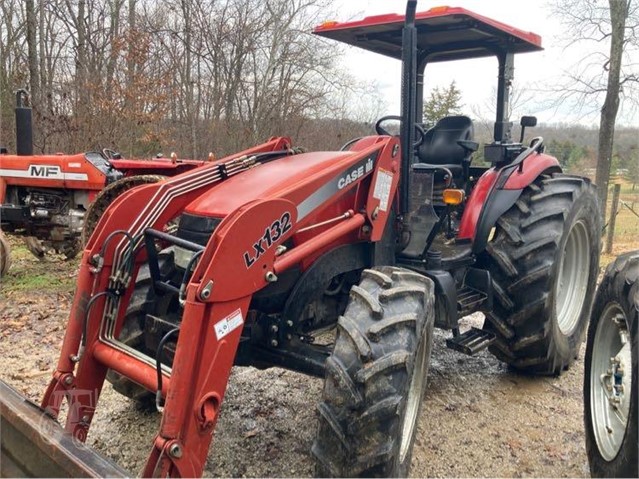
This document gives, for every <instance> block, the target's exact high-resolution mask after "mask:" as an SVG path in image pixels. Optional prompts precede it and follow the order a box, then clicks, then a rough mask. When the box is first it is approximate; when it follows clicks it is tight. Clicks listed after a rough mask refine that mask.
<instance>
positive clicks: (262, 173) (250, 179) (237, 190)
mask: <svg viewBox="0 0 639 479" xmlns="http://www.w3.org/2000/svg"><path fill="white" fill-rule="evenodd" d="M359 156H361V155H360V154H358V153H357V152H355V153H353V152H313V153H302V154H298V155H292V156H287V157H283V158H279V159H277V160H275V161H271V162H270V163H267V164H264V165H260V166H258V167H256V168H252V169H250V170H248V171H245V172H243V173H240V174H238V175H236V176H233V177H231V178H228V179H227V180H225V181H223V182H222V183H220V184H219V185H217V186H215V187H214V188H212V189H211V190H209V191H208V192H206V193H205V194H203V195H202V196H200V197H199V198H198V199H197V200H195V201H193V202H192V203H191V204H190V205H188V206H187V208H186V209H185V211H184V212H185V213H186V214H188V215H197V216H200V217H202V216H206V217H214V218H223V217H225V216H227V215H228V214H230V213H232V212H233V211H235V210H236V209H238V208H239V207H241V206H243V205H245V204H246V203H249V202H251V201H253V200H257V199H266V198H272V197H287V198H288V199H290V200H291V201H293V202H295V203H296V204H299V203H301V202H302V201H303V200H304V196H305V195H308V194H310V193H312V191H313V185H314V184H316V183H318V182H321V181H322V178H323V177H326V176H328V177H329V178H330V171H331V170H335V169H337V170H338V171H337V172H339V170H340V168H342V169H348V168H349V166H350V165H351V163H352V162H356V161H357V158H358V157H359ZM327 172H328V175H327Z"/></svg>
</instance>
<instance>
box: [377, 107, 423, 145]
mask: <svg viewBox="0 0 639 479" xmlns="http://www.w3.org/2000/svg"><path fill="white" fill-rule="evenodd" d="M388 120H397V121H399V122H401V121H402V117H401V116H397V115H388V116H383V117H381V118H380V119H379V120H377V122H376V123H375V132H376V133H377V134H378V135H387V136H394V135H393V134H391V133H390V132H389V131H388V130H386V129H385V128H384V127H382V123H384V122H385V121H388ZM415 130H416V131H417V133H419V136H418V137H417V140H415V143H413V148H417V147H418V146H419V145H421V144H422V143H423V142H424V138H426V131H425V130H424V128H422V126H421V125H419V124H417V123H415Z"/></svg>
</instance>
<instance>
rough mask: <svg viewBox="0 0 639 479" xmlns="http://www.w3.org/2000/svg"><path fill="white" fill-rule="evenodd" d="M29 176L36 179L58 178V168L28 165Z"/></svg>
mask: <svg viewBox="0 0 639 479" xmlns="http://www.w3.org/2000/svg"><path fill="white" fill-rule="evenodd" d="M29 176H34V177H36V178H57V177H59V176H60V167H59V166H49V165H30V166H29Z"/></svg>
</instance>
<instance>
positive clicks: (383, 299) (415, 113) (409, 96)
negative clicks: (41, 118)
mask: <svg viewBox="0 0 639 479" xmlns="http://www.w3.org/2000/svg"><path fill="white" fill-rule="evenodd" d="M415 11H416V0H409V1H408V6H407V12H406V15H405V16H400V15H386V16H377V17H371V18H366V19H364V20H362V21H356V22H351V23H329V24H324V25H322V26H320V27H318V28H317V29H316V30H315V33H316V34H317V35H321V36H324V37H327V38H331V39H334V40H337V41H341V42H344V43H347V44H350V45H355V46H357V47H361V48H364V49H367V50H370V51H374V52H377V53H379V54H382V55H386V56H390V57H393V58H396V59H399V60H401V61H402V64H403V79H402V80H403V81H402V111H401V116H400V117H391V118H388V117H387V118H382V119H380V121H378V122H377V125H376V130H377V131H376V133H377V134H376V135H374V136H369V137H365V138H358V139H355V140H353V141H351V142H349V143H348V144H347V145H346V146H345V147H344V148H342V150H341V151H332V152H328V151H322V152H308V153H299V152H298V151H296V150H293V149H292V148H291V142H290V140H289V139H288V138H279V139H273V140H272V141H270V142H268V143H265V144H262V145H259V146H256V147H254V148H252V149H249V150H246V151H243V152H240V153H238V154H235V155H232V156H230V157H227V158H224V159H221V160H219V161H216V162H213V163H209V164H207V165H206V166H203V167H202V168H199V169H197V170H194V171H192V172H189V173H185V174H182V175H178V176H176V177H174V178H171V179H168V180H167V181H164V182H162V183H157V184H152V185H146V186H140V187H138V188H134V189H132V190H129V191H128V192H126V193H125V194H123V195H121V196H120V197H118V198H117V199H115V201H113V203H112V204H111V206H110V207H109V208H108V209H107V210H106V212H105V214H104V215H103V216H102V218H101V220H100V221H99V223H98V225H97V227H96V229H95V232H94V233H93V235H92V236H91V238H90V240H89V241H88V244H87V245H86V249H85V250H84V253H83V256H82V261H81V266H80V272H79V277H78V283H77V290H76V294H75V300H74V305H73V308H72V312H71V316H70V319H69V323H68V327H67V333H66V337H65V340H64V344H63V348H62V353H61V356H60V359H59V363H58V365H57V368H56V371H55V373H54V376H53V379H52V381H51V383H50V385H49V388H48V389H47V391H46V394H45V396H44V399H43V401H42V408H43V409H45V410H46V411H47V412H48V414H50V415H51V416H52V417H53V418H56V417H57V416H58V414H59V411H60V407H61V404H60V402H61V401H60V398H61V397H64V396H65V395H66V397H67V401H69V402H71V403H72V404H73V407H70V408H69V409H72V410H73V411H75V413H74V414H72V415H69V416H68V417H67V419H66V426H65V427H66V431H67V432H68V434H72V435H73V436H75V437H76V438H78V439H80V440H84V438H85V437H86V435H87V433H88V432H89V428H90V425H91V420H92V417H93V414H94V411H95V409H96V407H99V403H98V398H99V395H100V391H101V389H102V387H103V385H104V381H105V379H106V380H108V381H109V382H111V384H112V385H113V387H114V388H115V389H116V390H117V391H119V392H120V393H122V394H123V395H125V396H128V397H130V398H133V399H135V400H137V401H139V402H141V403H148V402H155V403H156V406H157V409H158V410H159V411H161V412H162V422H161V425H160V430H159V432H158V434H157V436H156V437H155V440H154V441H153V444H152V445H151V448H150V454H149V457H148V460H147V463H146V465H145V467H144V469H143V471H142V474H143V475H144V476H160V477H166V476H182V477H191V476H199V475H201V474H202V472H203V468H204V464H205V461H206V458H207V454H208V450H209V446H210V443H211V440H212V436H213V430H214V427H215V424H216V421H217V419H218V416H219V414H220V407H221V404H222V401H223V399H224V393H225V390H226V387H227V382H228V379H229V374H230V371H231V368H232V366H233V365H252V366H255V367H258V368H268V367H272V366H279V367H284V368H289V369H292V370H296V371H300V372H303V373H306V374H309V375H313V376H318V377H321V378H324V381H325V382H324V390H323V394H322V397H321V398H320V400H319V404H318V408H317V410H318V430H317V436H316V440H315V442H314V444H313V447H312V454H313V457H314V458H315V460H316V473H317V475H319V476H338V477H344V476H406V475H407V474H408V471H409V467H410V462H411V453H412V448H413V443H414V440H415V435H416V430H417V428H416V423H417V419H418V417H419V413H420V405H421V402H422V396H423V393H424V387H425V385H426V375H427V371H428V365H429V357H430V353H431V344H432V337H433V327H434V326H437V327H439V328H444V329H446V330H448V331H450V338H449V339H448V341H447V345H448V346H449V347H451V348H453V349H456V350H458V351H460V352H461V353H465V354H475V353H477V352H478V351H481V350H483V349H485V348H488V349H489V350H490V351H491V352H492V353H493V354H495V355H496V356H497V357H499V358H500V359H501V360H503V361H504V362H506V363H507V364H509V365H510V366H512V367H513V368H515V369H517V370H519V371H522V372H525V373H532V374H545V375H547V374H559V373H561V372H562V371H563V370H565V369H566V368H568V367H569V366H570V365H571V364H572V362H573V361H574V360H575V358H576V357H577V355H578V353H579V348H580V344H581V341H582V338H583V336H584V330H585V327H586V323H587V321H588V317H589V314H590V309H591V299H592V297H593V295H594V289H595V280H596V276H597V270H598V250H599V238H600V226H601V225H600V212H599V206H598V204H597V199H596V194H595V188H594V187H593V186H592V185H591V184H590V182H589V181H588V180H586V179H583V178H580V177H575V176H568V175H564V174H562V172H561V168H560V166H559V164H558V162H557V160H556V159H555V158H553V157H551V156H548V155H546V154H544V142H543V139H542V138H539V137H537V138H535V139H533V140H532V141H531V142H530V143H529V144H523V132H522V136H521V141H513V139H512V137H511V124H510V123H509V122H508V120H507V118H506V117H505V112H506V111H507V106H508V94H509V89H510V85H511V82H512V79H513V60H514V56H515V55H516V54H518V53H525V52H534V51H539V50H541V40H540V38H539V37H538V36H537V35H534V34H532V33H527V32H524V31H521V30H518V29H515V28H512V27H509V26H507V25H504V24H502V23H499V22H496V21H494V20H490V19H488V18H485V17H482V16H480V15H477V14H475V13H473V12H470V11H467V10H464V9H461V8H436V9H431V10H429V11H426V12H422V13H419V14H416V13H415ZM481 57H496V58H497V60H498V79H499V81H498V104H497V118H496V123H495V130H494V142H492V143H491V144H489V145H487V146H486V151H485V157H486V158H487V159H488V160H489V161H490V162H491V163H492V166H491V167H489V168H481V167H477V166H473V165H472V157H473V152H474V151H475V150H476V149H477V147H478V145H477V143H475V142H474V141H473V123H472V121H471V120H470V119H469V118H467V117H465V116H455V117H448V118H442V119H440V120H439V121H438V122H437V124H436V125H435V126H433V127H432V128H430V129H428V130H427V131H425V130H424V128H423V127H422V126H421V113H420V112H421V110H422V98H423V78H424V76H423V75H424V68H425V67H426V66H427V65H428V64H431V63H436V62H443V61H451V60H458V59H464V58H481ZM397 119H399V120H400V121H401V133H400V135H399V137H396V136H393V135H391V134H389V131H388V129H389V128H390V127H389V126H388V124H389V122H390V121H392V120H397ZM534 122H535V121H534V118H531V117H527V118H524V120H523V121H522V123H523V126H524V127H525V126H532V124H533V123H534ZM177 218H179V228H178V229H177V231H176V232H175V234H169V233H167V232H166V231H164V228H165V225H166V224H167V223H168V222H170V221H172V220H175V219H177ZM476 311H481V312H483V313H484V314H485V315H486V320H485V323H484V325H483V328H481V329H479V328H475V329H469V330H462V329H461V328H460V323H459V320H460V318H462V317H464V316H466V315H468V314H470V313H473V312H476ZM333 332H334V334H333V336H332V337H331V334H332V333H333ZM76 390H82V391H93V392H94V394H93V397H91V398H87V397H86V395H85V396H82V395H74V394H72V393H73V391H76ZM47 448H49V449H51V447H50V446H43V448H42V449H43V451H44V453H43V455H44V456H46V455H49V456H50V455H52V454H51V451H50V450H49V451H47ZM110 472H111V473H112V471H110Z"/></svg>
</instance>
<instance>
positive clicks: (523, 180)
mask: <svg viewBox="0 0 639 479" xmlns="http://www.w3.org/2000/svg"><path fill="white" fill-rule="evenodd" d="M560 172H561V167H560V166H559V162H558V161H557V159H556V158H554V157H552V156H549V155H545V154H543V153H534V154H533V155H531V156H529V157H527V158H526V159H525V160H524V161H523V162H522V163H521V164H520V165H515V166H513V165H506V166H504V167H502V168H500V169H497V168H495V167H493V168H491V169H489V170H488V171H487V172H486V173H484V174H483V175H482V177H481V178H480V179H479V181H478V182H477V185H476V186H475V188H474V189H473V192H472V193H471V195H470V198H469V199H468V202H467V203H466V207H465V209H464V215H463V217H462V220H461V224H460V228H459V234H458V236H457V239H458V240H466V241H472V242H473V248H472V252H473V254H478V253H481V252H482V251H483V250H484V249H485V248H486V245H487V244H488V237H489V235H490V231H491V229H492V228H493V227H494V226H495V224H496V223H497V220H498V219H499V218H500V217H501V216H502V215H503V214H504V213H505V212H506V211H508V210H509V209H510V208H511V207H512V206H513V205H514V204H515V202H516V201H517V200H518V199H519V197H520V196H521V193H522V191H523V190H524V188H526V187H527V186H528V185H530V184H531V183H533V182H534V181H535V180H536V179H537V178H539V176H540V175H542V174H544V173H560Z"/></svg>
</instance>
